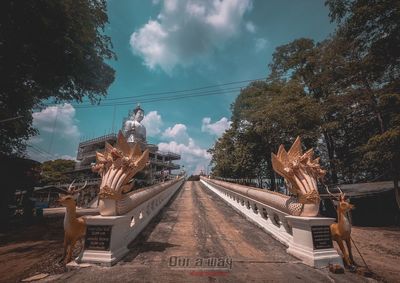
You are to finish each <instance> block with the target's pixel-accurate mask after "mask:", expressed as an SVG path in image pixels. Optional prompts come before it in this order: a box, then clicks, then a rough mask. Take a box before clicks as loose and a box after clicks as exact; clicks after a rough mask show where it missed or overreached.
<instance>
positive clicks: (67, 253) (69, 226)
mask: <svg viewBox="0 0 400 283" xmlns="http://www.w3.org/2000/svg"><path fill="white" fill-rule="evenodd" d="M74 182H75V180H74V181H73V182H72V183H71V184H70V185H69V188H68V190H67V191H65V192H66V194H60V198H59V199H58V203H60V204H61V205H62V206H65V207H66V211H65V216H64V253H63V257H62V259H64V262H65V264H67V263H68V262H70V261H71V258H72V252H73V249H74V246H75V244H76V242H77V241H78V240H80V239H82V238H83V237H84V236H85V233H86V223H85V219H84V218H83V217H78V218H77V217H76V202H75V200H76V198H77V196H78V193H79V192H80V191H81V190H83V189H84V188H85V187H86V184H87V182H85V184H84V185H83V187H81V188H76V187H75V186H73V184H74Z"/></svg>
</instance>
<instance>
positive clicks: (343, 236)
mask: <svg viewBox="0 0 400 283" xmlns="http://www.w3.org/2000/svg"><path fill="white" fill-rule="evenodd" d="M338 189H339V191H340V194H339V197H336V196H335V195H333V194H332V193H331V192H330V191H329V189H328V187H326V190H327V191H328V193H329V194H330V195H331V196H332V197H333V198H334V199H336V200H337V201H338V204H337V208H336V212H337V223H333V224H331V226H330V228H331V235H332V239H333V240H335V241H336V243H337V244H338V245H339V247H340V250H341V251H342V254H343V258H344V262H345V264H346V265H347V266H352V265H354V264H355V262H354V259H353V253H352V252H351V237H350V236H351V223H350V221H349V219H348V217H347V212H348V211H350V210H352V209H354V205H352V204H350V203H349V202H348V201H346V198H345V197H346V196H345V194H344V193H343V192H342V190H341V189H340V188H339V187H338ZM343 241H345V242H346V246H347V250H348V253H347V252H346V249H345V247H344V244H343Z"/></svg>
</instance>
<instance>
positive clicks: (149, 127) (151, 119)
mask: <svg viewBox="0 0 400 283" xmlns="http://www.w3.org/2000/svg"><path fill="white" fill-rule="evenodd" d="M142 124H143V126H145V127H146V134H147V136H149V137H154V136H156V135H158V134H159V133H161V130H160V127H161V126H162V125H163V121H162V119H161V115H160V114H158V112H157V111H150V112H149V113H148V114H146V115H145V116H144V118H143V121H142Z"/></svg>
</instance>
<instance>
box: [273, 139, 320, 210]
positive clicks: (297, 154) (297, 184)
mask: <svg viewBox="0 0 400 283" xmlns="http://www.w3.org/2000/svg"><path fill="white" fill-rule="evenodd" d="M313 155H314V150H313V149H310V150H308V151H306V152H305V153H304V154H303V151H302V149H301V140H300V137H297V138H296V140H295V142H294V143H293V145H292V147H291V148H290V149H289V151H286V150H285V148H284V146H283V145H280V146H279V149H278V153H277V154H276V155H275V154H272V167H273V169H274V170H275V172H277V173H278V174H279V175H281V176H282V177H284V178H285V181H286V182H287V183H288V184H289V189H290V190H291V192H292V193H294V194H296V195H297V196H298V198H299V201H300V202H301V203H304V204H305V203H319V199H320V198H319V194H318V189H317V180H318V179H322V178H323V177H324V176H325V173H326V171H325V170H323V169H322V168H321V167H320V165H319V158H316V159H313Z"/></svg>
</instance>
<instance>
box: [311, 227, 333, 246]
mask: <svg viewBox="0 0 400 283" xmlns="http://www.w3.org/2000/svg"><path fill="white" fill-rule="evenodd" d="M311 233H312V239H313V245H314V249H316V250H319V249H330V248H333V243H332V236H331V229H330V228H329V226H311Z"/></svg>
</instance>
